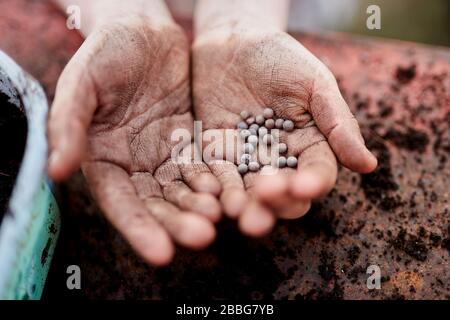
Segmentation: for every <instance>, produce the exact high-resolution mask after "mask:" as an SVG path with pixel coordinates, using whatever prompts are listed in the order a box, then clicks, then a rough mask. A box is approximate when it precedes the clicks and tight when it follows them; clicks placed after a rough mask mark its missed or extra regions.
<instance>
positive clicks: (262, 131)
mask: <svg viewBox="0 0 450 320" xmlns="http://www.w3.org/2000/svg"><path fill="white" fill-rule="evenodd" d="M268 132H269V131H268V130H267V128H266V127H261V128H259V129H258V135H259V136H260V137H264V136H265V135H266V134H267V133H268Z"/></svg>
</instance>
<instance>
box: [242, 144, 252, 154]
mask: <svg viewBox="0 0 450 320" xmlns="http://www.w3.org/2000/svg"><path fill="white" fill-rule="evenodd" d="M253 151H255V147H254V146H253V145H252V144H250V143H246V144H244V152H245V153H248V154H252V153H253Z"/></svg>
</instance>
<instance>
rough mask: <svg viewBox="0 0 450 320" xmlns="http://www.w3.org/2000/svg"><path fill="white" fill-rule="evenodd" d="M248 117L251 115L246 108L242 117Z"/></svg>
mask: <svg viewBox="0 0 450 320" xmlns="http://www.w3.org/2000/svg"><path fill="white" fill-rule="evenodd" d="M248 117H250V112H248V111H247V110H244V111H242V112H241V118H242V119H244V120H245V119H247V118H248Z"/></svg>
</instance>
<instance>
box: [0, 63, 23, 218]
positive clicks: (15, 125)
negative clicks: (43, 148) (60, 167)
mask: <svg viewBox="0 0 450 320" xmlns="http://www.w3.org/2000/svg"><path fill="white" fill-rule="evenodd" d="M26 137H27V120H26V116H25V113H24V109H23V106H22V103H21V101H20V98H19V95H18V93H17V91H16V90H15V88H14V87H12V85H11V82H10V80H9V79H8V77H7V76H6V75H5V74H4V73H3V72H2V71H1V70H0V150H1V152H0V154H1V156H0V222H1V220H2V218H3V216H4V214H5V212H6V210H7V207H8V202H9V198H10V196H11V192H12V189H13V187H14V182H15V180H16V176H17V173H18V172H19V168H20V163H21V160H22V157H23V153H24V150H25V143H26Z"/></svg>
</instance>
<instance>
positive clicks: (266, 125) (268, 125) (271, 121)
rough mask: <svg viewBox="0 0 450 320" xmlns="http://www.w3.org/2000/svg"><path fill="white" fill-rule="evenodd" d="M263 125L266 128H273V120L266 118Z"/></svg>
mask: <svg viewBox="0 0 450 320" xmlns="http://www.w3.org/2000/svg"><path fill="white" fill-rule="evenodd" d="M265 127H266V128H267V129H273V128H275V120H273V119H267V120H266V122H265Z"/></svg>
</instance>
